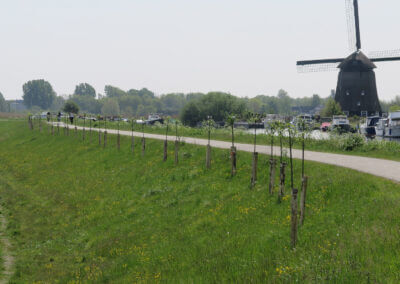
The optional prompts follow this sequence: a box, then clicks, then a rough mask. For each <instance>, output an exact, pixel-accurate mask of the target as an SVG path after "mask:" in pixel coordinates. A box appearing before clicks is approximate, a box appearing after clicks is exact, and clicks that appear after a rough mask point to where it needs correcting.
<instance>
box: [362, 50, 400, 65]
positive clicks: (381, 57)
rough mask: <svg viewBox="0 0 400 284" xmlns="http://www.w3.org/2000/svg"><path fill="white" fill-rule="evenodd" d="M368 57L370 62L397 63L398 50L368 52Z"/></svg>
mask: <svg viewBox="0 0 400 284" xmlns="http://www.w3.org/2000/svg"><path fill="white" fill-rule="evenodd" d="M368 56H369V57H370V58H371V61H372V62H385V61H399V60H400V49H394V50H385V51H374V52H370V53H369V54H368Z"/></svg>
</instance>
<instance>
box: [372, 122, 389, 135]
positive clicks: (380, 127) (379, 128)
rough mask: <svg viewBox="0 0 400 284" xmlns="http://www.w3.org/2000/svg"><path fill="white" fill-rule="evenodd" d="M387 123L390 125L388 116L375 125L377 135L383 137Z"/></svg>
mask: <svg viewBox="0 0 400 284" xmlns="http://www.w3.org/2000/svg"><path fill="white" fill-rule="evenodd" d="M387 125H388V119H387V118H381V119H379V121H378V124H377V125H376V126H375V135H376V136H379V137H383V136H384V135H385V128H386V126H387Z"/></svg>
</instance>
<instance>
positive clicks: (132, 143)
mask: <svg viewBox="0 0 400 284" xmlns="http://www.w3.org/2000/svg"><path fill="white" fill-rule="evenodd" d="M131 151H132V153H134V152H135V137H134V136H133V135H132V138H131Z"/></svg>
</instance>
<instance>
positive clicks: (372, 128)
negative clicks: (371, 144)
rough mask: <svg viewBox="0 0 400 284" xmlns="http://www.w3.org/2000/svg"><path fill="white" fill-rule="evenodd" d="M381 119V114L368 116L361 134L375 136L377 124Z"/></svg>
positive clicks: (362, 126)
mask: <svg viewBox="0 0 400 284" xmlns="http://www.w3.org/2000/svg"><path fill="white" fill-rule="evenodd" d="M380 119H381V118H380V117H379V116H370V117H367V118H366V119H365V121H364V123H363V124H361V127H360V130H361V134H364V135H365V136H375V135H376V126H377V125H378V123H379V120H380Z"/></svg>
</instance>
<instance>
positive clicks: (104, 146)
mask: <svg viewBox="0 0 400 284" xmlns="http://www.w3.org/2000/svg"><path fill="white" fill-rule="evenodd" d="M103 142H104V144H103V148H106V146H107V130H105V131H104V139H103Z"/></svg>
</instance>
